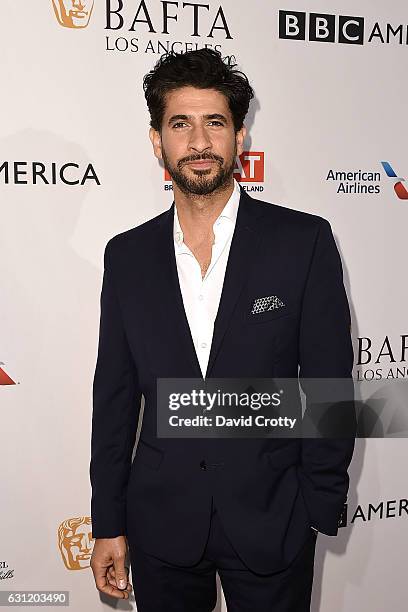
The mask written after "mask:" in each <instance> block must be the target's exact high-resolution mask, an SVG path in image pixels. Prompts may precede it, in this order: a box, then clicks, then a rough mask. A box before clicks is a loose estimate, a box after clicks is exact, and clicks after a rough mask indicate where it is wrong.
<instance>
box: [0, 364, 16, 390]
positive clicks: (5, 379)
mask: <svg viewBox="0 0 408 612" xmlns="http://www.w3.org/2000/svg"><path fill="white" fill-rule="evenodd" d="M3 365H4V363H3V362H2V361H0V366H3ZM15 384H16V383H15V382H14V380H13V379H12V378H10V376H9V375H8V374H7V373H6V372H5V371H4V370H3V368H1V367H0V385H15Z"/></svg>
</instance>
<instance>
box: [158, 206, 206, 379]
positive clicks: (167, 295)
mask: <svg viewBox="0 0 408 612" xmlns="http://www.w3.org/2000/svg"><path fill="white" fill-rule="evenodd" d="M173 222H174V201H173V203H172V205H171V207H170V208H169V209H168V210H167V211H166V212H165V213H163V215H162V217H161V218H160V219H159V229H158V231H157V234H156V236H157V242H156V248H155V256H154V257H155V259H154V268H153V276H152V279H151V280H152V285H151V288H150V289H151V291H153V294H154V296H153V301H151V302H150V303H153V304H155V305H156V306H157V307H158V308H159V309H160V312H161V317H160V319H161V321H162V322H163V324H164V325H166V327H167V329H169V330H170V331H171V332H173V331H174V336H175V338H174V342H175V343H177V345H178V346H179V347H180V352H182V353H184V354H185V355H186V356H187V359H188V361H189V362H190V364H191V366H192V377H194V378H202V374H201V368H200V364H199V361H198V359H197V354H196V351H195V347H194V342H193V338H192V336H191V331H190V326H189V324H188V319H187V315H186V312H185V309H184V303H183V296H182V294H181V289H180V283H179V278H178V272H177V264H176V255H175V252H174V237H173Z"/></svg>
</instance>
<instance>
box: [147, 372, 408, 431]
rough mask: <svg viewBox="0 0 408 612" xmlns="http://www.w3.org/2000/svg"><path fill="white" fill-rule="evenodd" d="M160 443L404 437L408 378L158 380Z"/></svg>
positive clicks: (406, 416) (406, 418) (407, 413)
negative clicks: (166, 440) (176, 440)
mask: <svg viewBox="0 0 408 612" xmlns="http://www.w3.org/2000/svg"><path fill="white" fill-rule="evenodd" d="M157 436H158V437H159V438H280V437H282V438H349V437H352V438H355V437H360V438H361V437H364V438H388V437H392V438H395V437H397V438H406V437H408V379H399V380H395V379H394V380H376V381H356V380H353V379H351V378H335V379H333V378H319V379H318V378H313V379H311V378H309V379H305V378H302V379H300V380H299V379H298V378H284V379H277V378H256V379H243V378H209V379H205V380H204V379H201V378H160V379H158V380H157Z"/></svg>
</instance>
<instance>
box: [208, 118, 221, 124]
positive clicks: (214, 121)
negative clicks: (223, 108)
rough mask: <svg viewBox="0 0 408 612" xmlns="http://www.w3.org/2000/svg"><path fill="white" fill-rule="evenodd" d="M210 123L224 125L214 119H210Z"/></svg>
mask: <svg viewBox="0 0 408 612" xmlns="http://www.w3.org/2000/svg"><path fill="white" fill-rule="evenodd" d="M210 123H218V125H224V124H223V123H222V122H221V121H217V120H216V119H214V120H213V121H210Z"/></svg>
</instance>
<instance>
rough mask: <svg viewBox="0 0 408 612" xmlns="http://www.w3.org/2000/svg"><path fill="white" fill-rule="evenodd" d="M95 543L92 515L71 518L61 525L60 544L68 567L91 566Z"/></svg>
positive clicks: (59, 530) (75, 568) (59, 529)
mask: <svg viewBox="0 0 408 612" xmlns="http://www.w3.org/2000/svg"><path fill="white" fill-rule="evenodd" d="M93 545H94V538H93V537H92V521H91V517H89V516H80V517H74V518H69V519H67V520H66V521H62V523H61V524H60V525H59V527H58V546H59V549H60V553H61V556H62V559H63V561H64V564H65V567H66V568H67V569H70V570H80V569H84V568H86V567H89V564H90V562H91V555H92V549H93Z"/></svg>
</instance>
